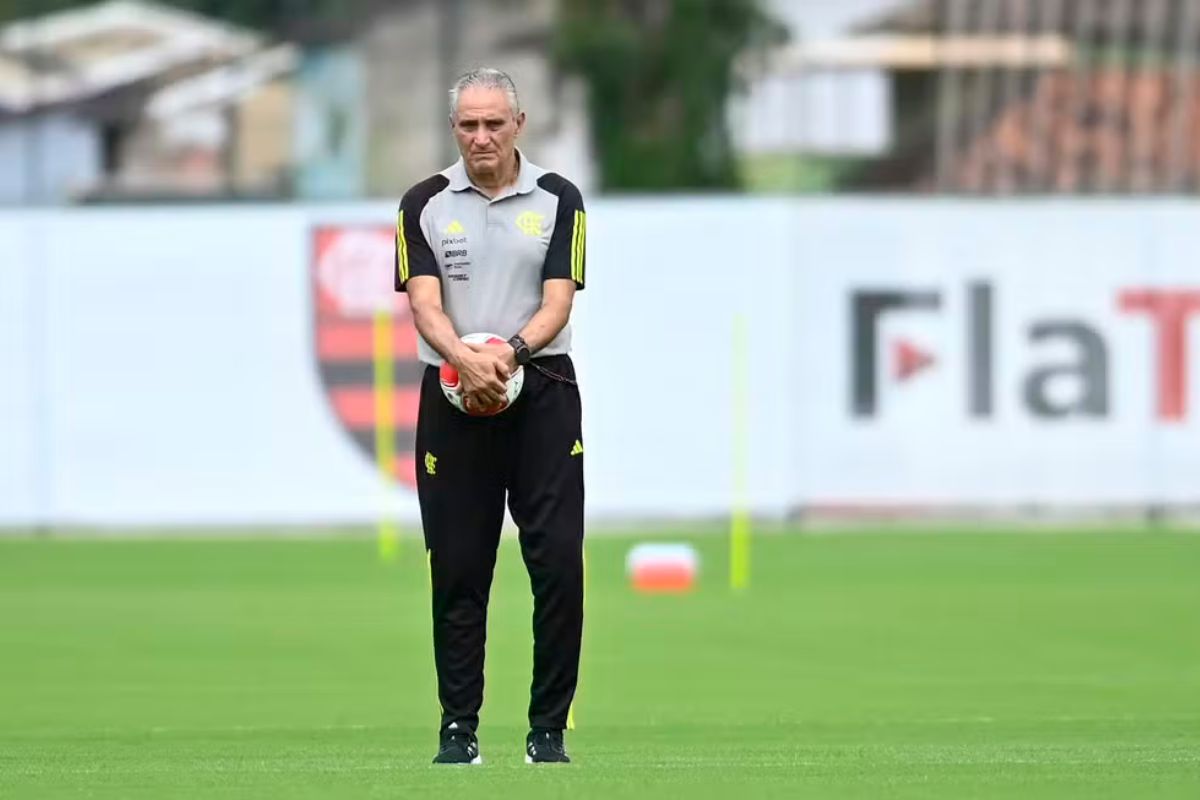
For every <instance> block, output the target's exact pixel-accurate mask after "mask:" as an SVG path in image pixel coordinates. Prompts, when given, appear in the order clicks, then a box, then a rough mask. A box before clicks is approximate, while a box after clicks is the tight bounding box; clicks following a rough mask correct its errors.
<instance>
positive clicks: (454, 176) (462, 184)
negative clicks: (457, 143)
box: [446, 147, 541, 196]
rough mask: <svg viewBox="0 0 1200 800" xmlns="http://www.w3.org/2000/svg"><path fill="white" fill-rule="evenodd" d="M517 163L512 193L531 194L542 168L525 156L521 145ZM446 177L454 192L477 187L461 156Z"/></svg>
mask: <svg viewBox="0 0 1200 800" xmlns="http://www.w3.org/2000/svg"><path fill="white" fill-rule="evenodd" d="M517 163H518V166H519V170H518V172H517V183H516V186H514V187H513V189H512V194H529V193H530V192H532V191H533V190H534V189H535V188H536V187H537V179H538V173H540V172H541V170H540V169H538V167H537V165H536V164H534V163H533V162H532V161H530V160H529V159H528V158H526V157H525V154H524V153H522V152H521V148H519V147H518V148H517ZM446 177H447V178H449V179H450V191H452V192H465V191H466V190H467V189H474V188H475V186H474V185H473V184H472V183H471V177H470V176H469V175H468V174H467V165H466V164H465V163H463V160H462V157H461V156H460V157H459V159H458V161H455V162H454V164H453V165H452V166H451V167H450V169H448V170H446ZM501 196H504V195H501Z"/></svg>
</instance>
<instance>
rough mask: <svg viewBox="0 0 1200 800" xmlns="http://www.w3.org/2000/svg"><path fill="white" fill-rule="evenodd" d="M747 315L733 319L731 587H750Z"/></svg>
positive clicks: (735, 316) (738, 588)
mask: <svg viewBox="0 0 1200 800" xmlns="http://www.w3.org/2000/svg"><path fill="white" fill-rule="evenodd" d="M747 349H748V337H747V334H746V315H745V314H741V313H739V314H736V315H734V318H733V386H732V389H733V420H732V422H733V513H732V514H731V516H730V522H729V587H730V588H731V589H734V590H741V589H745V588H747V587H749V585H750V504H749V499H748V497H747V490H748V484H747V471H748V470H749V467H750V452H749V451H750V442H749V439H750V432H749V422H750V419H749V417H750V410H749V381H750V376H749V363H748V362H749V354H748V352H747Z"/></svg>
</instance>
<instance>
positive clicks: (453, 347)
mask: <svg viewBox="0 0 1200 800" xmlns="http://www.w3.org/2000/svg"><path fill="white" fill-rule="evenodd" d="M412 311H413V324H414V325H416V328H417V332H418V333H420V334H421V337H422V338H423V339H424V340H425V341H426V342H428V343H429V346H430V347H432V348H433V349H434V350H436V351H437V352H438V355H440V356H441V357H442V358H444V359H445V360H446V361H448V362H449V363H451V364H453V365H454V366H456V367H457V366H458V365H459V363H460V361H461V354H462V352H463V350H464V349H466V345H464V344H463V342H462V339H460V338H459V336H458V334H457V333H456V332H455V330H454V324H453V323H452V322H450V318H449V317H447V316H446V312H445V311H443V310H442V309H441V308H438V307H437V306H435V305H433V304H428V305H426V304H413V307H412Z"/></svg>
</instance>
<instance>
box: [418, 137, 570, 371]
mask: <svg viewBox="0 0 1200 800" xmlns="http://www.w3.org/2000/svg"><path fill="white" fill-rule="evenodd" d="M517 156H518V158H519V163H520V169H519V172H518V174H517V182H516V185H515V186H510V187H508V188H507V189H505V190H504V191H503V192H502V193H500V194H499V195H497V196H496V197H495V198H489V197H488V196H487V195H485V194H484V193H483V192H481V191H480V190H479V189H477V188H476V187H475V186H473V185H472V183H471V179H470V178H469V177H468V176H467V170H466V167H465V166H464V165H463V162H462V159H459V160H458V162H457V163H455V164H454V165H453V166H451V167H450V168H448V169H445V170H443V171H441V172H439V173H438V174H437V175H434V176H433V177H431V178H427V179H425V180H423V181H421V182H420V183H418V184H416V185H415V186H413V187H412V188H411V189H409V190H408V192H406V193H405V195H404V199H403V200H402V201H401V203H400V213H399V216H398V218H397V220H396V291H398V292H403V291H405V284H407V283H408V280H409V278H411V277H413V276H414V275H433V276H436V277H437V278H439V279H441V282H442V306H443V308H444V309H445V311H446V316H448V317H449V318H450V321H451V322H452V323H453V324H454V330H455V331H457V332H458V335H459V336H464V335H466V334H468V333H479V332H484V331H486V332H489V333H495V334H497V335H499V336H501V337H503V338H505V339H507V338H508V337H510V336H513V335H514V334H517V333H520V332H521V329H522V328H523V327H525V324H526V323H527V322H529V320H530V318H531V317H533V315H534V313H536V312H537V310H538V309H539V308H540V307H541V304H542V284H543V282H544V281H546V280H547V279H550V278H569V279H572V280H574V281H575V285H576V287H577V288H579V289H582V288H583V285H584V267H585V259H584V251H585V245H586V241H585V240H586V216H585V214H584V209H583V199H582V197H580V194H579V189H577V188H576V187H575V185H574V184H573V183H571V182H570V181H568V180H567V179H566V178H564V177H562V176H561V175H558V174H556V173H553V172H547V171H546V170H544V169H542V168H541V167H539V166H537V165H536V164H533V163H531V162H530V161H528V160H527V159H526V158H525V157H524V155H523V154H521V153H520V151H518V152H517ZM417 348H418V355H419V357H420V359H421V360H422V361H424V362H425V363H427V364H433V365H434V366H439V365H441V363H442V357H441V356H440V355H438V353H437V351H436V350H434V349H433V347H431V346H430V345H429V343H428V342H426V341H425V339H424V338H423V337H418V342H417ZM570 349H571V326H570V324H568V325H567V326H566V327H564V328H563V330H562V332H560V333H559V334H558V336H556V337H554V340H553V341H551V342H550V343H549V344H548V345H546V347H544V348H543V349H542V350H539V351H538V352H537V353H535V356H542V355H559V354H562V353H567V352H569V351H570Z"/></svg>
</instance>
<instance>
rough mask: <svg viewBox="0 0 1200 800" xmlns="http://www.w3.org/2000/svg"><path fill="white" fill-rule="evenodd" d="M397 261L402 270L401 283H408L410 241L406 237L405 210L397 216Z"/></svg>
mask: <svg viewBox="0 0 1200 800" xmlns="http://www.w3.org/2000/svg"><path fill="white" fill-rule="evenodd" d="M396 254H397V255H398V256H399V258H397V259H396V263H397V266H398V268H399V269H400V283H407V282H408V240H407V239H406V238H405V236H404V209H401V210H400V213H399V214H398V215H397V216H396Z"/></svg>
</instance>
